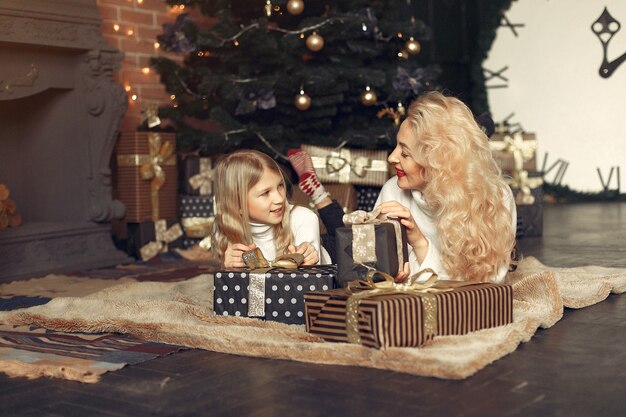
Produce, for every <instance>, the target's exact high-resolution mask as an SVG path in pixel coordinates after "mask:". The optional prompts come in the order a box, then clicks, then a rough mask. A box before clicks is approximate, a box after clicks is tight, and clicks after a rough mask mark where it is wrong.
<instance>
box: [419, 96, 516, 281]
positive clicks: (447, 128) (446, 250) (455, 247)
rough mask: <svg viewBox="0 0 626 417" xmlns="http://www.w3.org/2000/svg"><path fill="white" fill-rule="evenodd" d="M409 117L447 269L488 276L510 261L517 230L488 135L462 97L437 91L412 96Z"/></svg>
mask: <svg viewBox="0 0 626 417" xmlns="http://www.w3.org/2000/svg"><path fill="white" fill-rule="evenodd" d="M407 120H408V121H409V124H410V127H411V129H412V132H413V134H414V135H415V138H416V139H417V141H416V145H415V147H414V149H413V151H414V152H413V154H414V157H415V161H416V162H417V163H418V164H419V165H421V166H422V167H423V168H424V172H423V176H424V182H425V184H424V188H423V189H422V193H423V196H424V199H425V200H426V202H427V204H428V205H429V206H430V207H432V208H433V209H434V213H435V214H434V215H435V217H436V221H437V231H438V234H439V237H440V242H441V252H442V258H443V262H444V266H445V268H446V270H447V271H448V273H449V274H450V276H451V277H452V278H457V279H464V280H469V281H480V282H482V281H488V280H489V279H490V278H491V277H493V276H494V275H496V273H497V271H498V269H499V268H500V267H502V266H503V265H506V266H508V265H509V264H510V262H511V252H512V250H513V247H514V245H515V230H513V225H512V218H511V212H510V209H509V207H508V206H507V203H506V200H505V193H507V192H509V190H508V185H507V184H506V183H505V181H504V180H503V178H502V175H501V172H500V169H499V168H498V166H497V165H496V162H495V161H494V159H493V157H492V155H491V150H490V149H489V143H488V138H487V136H486V135H485V134H484V132H483V131H482V130H481V129H480V127H479V126H478V124H477V123H476V121H475V120H474V117H473V115H472V112H471V111H470V110H469V109H468V108H467V106H466V105H465V104H463V102H461V101H460V100H458V99H456V98H453V97H446V96H444V95H443V94H441V93H439V92H429V93H426V94H424V95H422V96H420V97H419V98H418V99H417V100H416V101H414V102H413V103H412V104H411V105H410V106H409V109H408V112H407Z"/></svg>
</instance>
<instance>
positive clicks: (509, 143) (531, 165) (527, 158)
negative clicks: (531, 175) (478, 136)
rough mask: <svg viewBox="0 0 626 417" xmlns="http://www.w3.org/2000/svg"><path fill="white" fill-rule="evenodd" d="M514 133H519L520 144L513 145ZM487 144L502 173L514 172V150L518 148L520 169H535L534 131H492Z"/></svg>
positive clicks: (535, 146) (535, 142)
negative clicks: (520, 159)
mask: <svg viewBox="0 0 626 417" xmlns="http://www.w3.org/2000/svg"><path fill="white" fill-rule="evenodd" d="M516 135H521V138H522V139H523V141H522V143H521V144H517V145H515V141H514V139H515V137H516ZM489 146H490V147H491V154H492V155H493V159H495V161H496V163H497V164H498V166H499V167H500V169H501V170H502V173H504V174H506V175H512V174H513V173H514V172H515V156H514V150H518V151H519V152H520V153H519V154H520V156H522V159H523V166H522V169H524V170H526V171H536V170H537V155H536V148H537V140H536V139H535V134H534V133H521V132H520V133H515V134H510V133H494V134H493V135H492V136H491V137H490V138H489Z"/></svg>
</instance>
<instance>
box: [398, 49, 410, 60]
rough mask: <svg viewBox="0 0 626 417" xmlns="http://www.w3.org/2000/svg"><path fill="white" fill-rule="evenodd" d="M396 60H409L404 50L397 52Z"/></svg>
mask: <svg viewBox="0 0 626 417" xmlns="http://www.w3.org/2000/svg"><path fill="white" fill-rule="evenodd" d="M398 58H400V59H409V53H408V52H407V51H406V50H404V49H403V50H401V51H400V52H398Z"/></svg>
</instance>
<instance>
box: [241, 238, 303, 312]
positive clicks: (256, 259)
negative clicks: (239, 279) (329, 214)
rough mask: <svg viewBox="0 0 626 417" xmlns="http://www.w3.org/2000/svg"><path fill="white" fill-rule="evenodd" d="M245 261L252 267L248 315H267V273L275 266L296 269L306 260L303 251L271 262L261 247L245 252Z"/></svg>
mask: <svg viewBox="0 0 626 417" xmlns="http://www.w3.org/2000/svg"><path fill="white" fill-rule="evenodd" d="M242 257H243V261H244V262H245V264H246V266H247V267H248V268H249V269H251V271H250V280H249V284H248V317H265V274H267V272H268V271H270V270H271V269H274V268H287V269H296V268H298V266H300V265H301V264H302V262H303V261H304V256H303V255H302V254H301V253H290V254H285V255H282V256H279V257H278V258H276V259H275V260H274V261H272V262H270V261H268V260H267V259H265V256H263V252H261V249H259V248H255V249H252V250H250V251H247V252H244V253H243V255H242Z"/></svg>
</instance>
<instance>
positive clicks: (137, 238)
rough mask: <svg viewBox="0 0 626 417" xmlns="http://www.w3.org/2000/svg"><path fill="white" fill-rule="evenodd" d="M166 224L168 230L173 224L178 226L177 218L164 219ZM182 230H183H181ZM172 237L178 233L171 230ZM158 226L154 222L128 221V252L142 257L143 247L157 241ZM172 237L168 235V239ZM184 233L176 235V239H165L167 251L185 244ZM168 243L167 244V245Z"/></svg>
mask: <svg viewBox="0 0 626 417" xmlns="http://www.w3.org/2000/svg"><path fill="white" fill-rule="evenodd" d="M163 221H164V222H165V224H166V228H165V229H166V231H167V230H170V229H171V228H172V226H176V224H177V222H176V221H175V220H163ZM181 232H182V230H181ZM170 234H171V238H174V236H176V234H172V232H170ZM156 235H157V232H156V228H155V223H154V222H141V223H126V247H127V250H126V252H127V253H128V254H129V255H131V256H134V257H135V258H137V259H141V248H142V247H144V246H145V245H147V244H149V243H150V242H156V241H157V239H156ZM169 239H170V237H168V240H169ZM183 239H184V237H183V235H182V234H180V235H179V236H176V238H175V239H174V240H171V241H169V242H165V241H163V242H162V243H164V249H165V251H167V250H169V249H172V248H180V247H182V246H183ZM165 244H166V246H165Z"/></svg>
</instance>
